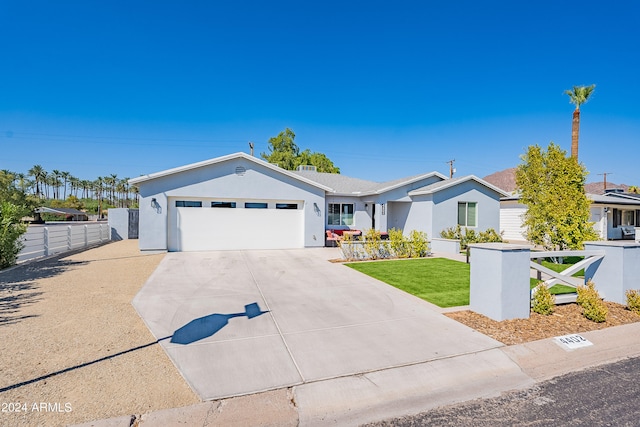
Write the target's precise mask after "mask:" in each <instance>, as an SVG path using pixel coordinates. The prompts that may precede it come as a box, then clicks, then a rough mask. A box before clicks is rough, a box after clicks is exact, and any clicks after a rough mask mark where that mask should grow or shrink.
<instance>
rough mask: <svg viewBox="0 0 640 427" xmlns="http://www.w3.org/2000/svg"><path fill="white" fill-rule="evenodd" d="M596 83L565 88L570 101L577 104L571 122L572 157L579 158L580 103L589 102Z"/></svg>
mask: <svg viewBox="0 0 640 427" xmlns="http://www.w3.org/2000/svg"><path fill="white" fill-rule="evenodd" d="M595 88H596V85H591V86H574V87H573V90H565V91H564V93H565V94H567V95H569V102H571V103H572V104H573V105H575V106H576V109H575V110H574V111H573V122H572V124H571V157H573V158H575V159H576V160H578V136H579V133H580V105H582V104H584V103H586V102H587V100H588V99H589V97H590V96H591V94H592V93H593V90H594V89H595Z"/></svg>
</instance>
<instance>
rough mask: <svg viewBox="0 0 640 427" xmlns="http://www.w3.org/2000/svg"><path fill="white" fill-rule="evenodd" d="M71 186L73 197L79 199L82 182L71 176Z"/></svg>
mask: <svg viewBox="0 0 640 427" xmlns="http://www.w3.org/2000/svg"><path fill="white" fill-rule="evenodd" d="M69 186H70V187H71V195H72V196H74V197H78V189H79V188H80V180H79V179H78V178H76V177H75V176H73V175H69Z"/></svg>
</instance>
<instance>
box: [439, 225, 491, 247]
mask: <svg viewBox="0 0 640 427" xmlns="http://www.w3.org/2000/svg"><path fill="white" fill-rule="evenodd" d="M440 237H442V238H443V239H451V240H459V241H460V249H466V248H467V246H469V244H471V243H492V242H502V241H503V240H502V235H501V234H500V233H498V232H497V231H496V230H494V229H493V228H487V229H486V230H485V231H480V232H476V231H475V230H473V229H469V228H466V227H465V228H464V229H463V228H462V227H460V226H459V225H456V226H455V227H450V228H447V229H444V230H442V231H441V232H440Z"/></svg>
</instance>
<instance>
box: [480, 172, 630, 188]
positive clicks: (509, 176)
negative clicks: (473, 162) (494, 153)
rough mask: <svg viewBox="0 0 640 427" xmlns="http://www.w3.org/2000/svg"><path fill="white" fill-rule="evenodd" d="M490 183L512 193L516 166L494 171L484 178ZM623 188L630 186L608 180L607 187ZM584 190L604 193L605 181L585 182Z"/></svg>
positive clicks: (514, 185)
mask: <svg viewBox="0 0 640 427" xmlns="http://www.w3.org/2000/svg"><path fill="white" fill-rule="evenodd" d="M482 179H484V180H485V181H487V182H488V183H489V184H492V185H495V186H496V187H498V188H500V189H501V190H504V191H506V192H507V193H511V192H513V191H514V190H515V189H516V168H509V169H505V170H502V171H499V172H494V173H492V174H491V175H487V176H485V177H484V178H482ZM613 188H621V189H622V190H623V191H624V192H627V191H628V189H629V186H628V185H626V184H615V183H613V182H607V189H608V190H610V189H613ZM584 191H585V192H586V193H589V194H604V182H603V181H600V182H590V183H588V184H585V186H584Z"/></svg>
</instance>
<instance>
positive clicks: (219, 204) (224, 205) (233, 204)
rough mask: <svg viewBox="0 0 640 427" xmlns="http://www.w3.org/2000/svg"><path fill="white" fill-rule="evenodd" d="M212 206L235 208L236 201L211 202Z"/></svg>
mask: <svg viewBox="0 0 640 427" xmlns="http://www.w3.org/2000/svg"><path fill="white" fill-rule="evenodd" d="M211 207H212V208H235V207H236V202H211Z"/></svg>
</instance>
